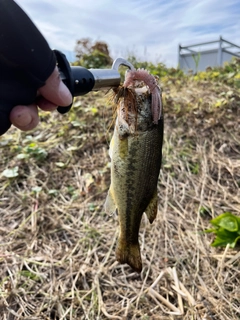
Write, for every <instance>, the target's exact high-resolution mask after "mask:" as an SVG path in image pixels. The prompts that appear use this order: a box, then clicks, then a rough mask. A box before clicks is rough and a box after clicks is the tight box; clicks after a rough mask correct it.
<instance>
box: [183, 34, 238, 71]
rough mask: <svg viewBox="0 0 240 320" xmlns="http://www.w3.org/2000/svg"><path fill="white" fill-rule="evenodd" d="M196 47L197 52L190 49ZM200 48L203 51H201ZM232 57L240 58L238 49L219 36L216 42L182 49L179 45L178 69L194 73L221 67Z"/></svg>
mask: <svg viewBox="0 0 240 320" xmlns="http://www.w3.org/2000/svg"><path fill="white" fill-rule="evenodd" d="M213 46H215V48H214V47H213ZM196 47H198V50H197V51H196V50H193V49H192V48H194V49H195V48H196ZM202 47H204V48H205V50H202ZM232 57H238V58H240V47H239V46H237V45H236V44H234V43H232V42H230V41H227V40H224V39H223V38H222V37H221V36H220V39H219V40H216V41H210V42H204V43H198V44H193V45H190V46H184V47H183V46H181V45H179V51H178V63H179V67H180V69H182V70H184V71H185V72H187V71H188V70H192V71H193V72H194V73H195V72H197V71H202V70H205V69H206V68H207V67H217V66H222V65H223V63H224V62H226V61H230V60H231V59H232Z"/></svg>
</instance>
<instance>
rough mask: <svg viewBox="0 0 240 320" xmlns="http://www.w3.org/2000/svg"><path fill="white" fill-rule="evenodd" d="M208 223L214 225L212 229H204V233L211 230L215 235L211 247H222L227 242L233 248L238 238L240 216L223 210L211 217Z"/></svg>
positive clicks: (239, 238) (239, 236)
mask: <svg viewBox="0 0 240 320" xmlns="http://www.w3.org/2000/svg"><path fill="white" fill-rule="evenodd" d="M210 223H211V224H212V225H213V226H214V228H212V229H207V230H205V232H206V233H211V232H213V233H214V234H215V235H216V238H215V240H214V242H213V243H212V246H213V247H224V246H226V245H227V244H229V246H230V247H231V248H234V247H235V246H236V244H237V242H238V240H240V217H237V216H235V215H233V214H232V213H231V212H225V213H223V214H221V215H220V216H218V217H216V218H214V219H212V220H211V221H210Z"/></svg>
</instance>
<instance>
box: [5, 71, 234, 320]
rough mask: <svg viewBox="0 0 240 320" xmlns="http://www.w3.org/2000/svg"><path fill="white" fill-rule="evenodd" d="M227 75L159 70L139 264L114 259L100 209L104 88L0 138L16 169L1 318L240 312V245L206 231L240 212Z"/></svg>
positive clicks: (105, 179) (113, 229) (10, 188)
mask: <svg viewBox="0 0 240 320" xmlns="http://www.w3.org/2000/svg"><path fill="white" fill-rule="evenodd" d="M222 74H223V73H222V72H220V73H219V74H218V75H216V74H215V75H214V74H213V72H210V73H209V74H201V75H198V76H196V77H195V78H193V77H182V76H181V77H176V76H168V75H166V76H165V77H163V78H162V79H161V80H162V86H163V90H164V93H163V100H164V112H165V139H164V141H165V143H164V150H163V153H164V161H163V166H162V171H161V174H160V178H159V188H158V191H159V212H158V217H157V220H156V221H155V222H154V223H153V225H149V223H148V221H147V219H146V218H145V217H143V220H142V226H141V231H140V242H141V251H142V259H143V272H142V274H141V275H138V274H136V273H134V272H132V270H131V269H130V268H129V267H128V266H126V265H124V266H123V265H119V264H118V263H117V262H116V261H115V254H114V248H115V244H116V239H117V235H118V229H117V227H118V222H117V218H116V217H115V216H107V215H106V214H105V213H104V211H103V203H104V199H105V197H106V192H107V188H108V186H109V183H110V168H109V157H108V151H107V150H108V143H109V140H110V136H111V130H112V129H111V130H109V127H110V125H111V122H112V107H111V104H109V103H107V99H106V97H105V96H104V95H103V94H100V93H95V94H94V93H92V94H89V95H88V96H86V97H83V98H81V99H79V100H77V102H76V104H75V107H74V108H73V110H72V111H71V113H70V114H69V115H65V116H61V115H58V114H57V113H56V114H55V113H54V114H51V115H50V114H47V115H45V114H42V121H41V125H40V126H39V127H38V128H37V129H36V130H35V131H33V132H31V133H22V132H20V131H17V130H15V129H14V128H12V129H11V131H10V132H9V134H6V135H4V136H3V137H1V139H0V146H1V162H0V164H1V165H0V172H3V171H4V170H5V169H6V168H16V167H18V175H17V176H16V177H13V178H6V177H4V176H3V175H2V176H1V177H0V212H1V221H0V244H1V247H0V279H1V280H0V319H29V320H30V319H31V320H34V319H58V320H60V319H90V320H91V319H163V320H164V319H224V320H225V319H229V320H230V319H231V320H233V319H239V317H240V311H239V308H240V303H239V296H240V289H239V288H240V272H239V267H240V255H239V251H238V249H235V250H232V249H229V248H227V249H226V250H225V249H219V248H217V249H216V248H212V247H211V246H210V244H211V242H212V239H213V238H212V235H210V234H205V233H203V230H204V229H206V228H208V227H209V221H210V220H211V218H212V217H215V216H216V215H218V214H221V213H223V212H224V211H231V212H232V213H234V214H238V215H239V212H240V191H239V185H240V144H239V141H240V108H239V107H240V93H239V89H238V88H237V86H236V82H234V81H235V80H234V81H229V79H230V80H231V79H233V76H231V77H230V76H228V75H225V78H224V79H225V80H226V81H225V83H223V79H222ZM234 76H235V79H236V80H237V79H238V78H237V76H236V73H235V75H234ZM220 80H221V81H220ZM69 120H70V121H69ZM15 170H16V169H15ZM152 284H154V286H152ZM159 295H160V296H161V297H160V296H159ZM162 297H163V298H165V299H166V300H167V301H168V303H166V301H164V300H163V299H162ZM181 310H182V315H180V316H177V315H174V314H170V313H171V312H175V313H179V311H181Z"/></svg>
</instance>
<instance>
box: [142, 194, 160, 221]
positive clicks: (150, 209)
mask: <svg viewBox="0 0 240 320" xmlns="http://www.w3.org/2000/svg"><path fill="white" fill-rule="evenodd" d="M157 210H158V199H157V188H156V190H155V192H154V194H153V197H152V199H151V200H150V202H149V204H148V206H147V209H146V210H145V213H146V215H147V217H148V220H149V222H150V223H153V221H154V220H155V218H156V216H157Z"/></svg>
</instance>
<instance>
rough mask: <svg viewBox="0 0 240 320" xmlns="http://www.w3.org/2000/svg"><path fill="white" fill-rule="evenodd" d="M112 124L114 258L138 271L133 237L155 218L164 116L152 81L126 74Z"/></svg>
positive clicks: (109, 208)
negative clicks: (144, 221) (115, 220)
mask: <svg viewBox="0 0 240 320" xmlns="http://www.w3.org/2000/svg"><path fill="white" fill-rule="evenodd" d="M115 101H116V102H117V104H118V106H117V119H116V123H115V128H114V134H113V137H112V140H111V143H110V151H109V154H110V157H111V185H110V188H109V191H108V195H107V199H106V202H105V211H106V212H107V213H109V214H112V213H114V212H117V214H118V219H119V224H120V234H119V239H118V244H117V248H116V258H117V260H118V261H119V262H120V263H127V264H128V265H130V266H131V267H132V268H133V269H134V270H135V271H137V272H139V273H140V272H141V270H142V261H141V254H140V246H139V242H138V233H139V228H140V223H141V219H142V215H143V213H144V212H145V213H146V215H147V217H148V219H149V221H150V223H152V222H153V221H154V219H155V218H156V215H157V204H158V201H157V182H158V176H159V172H160V167H161V161H162V142H163V115H162V110H161V109H162V104H161V92H160V88H159V86H158V83H157V80H156V79H155V77H153V76H152V75H150V74H149V73H148V72H147V71H145V70H137V71H128V72H127V75H126V79H125V82H124V84H123V87H120V88H118V90H117V91H116V95H115Z"/></svg>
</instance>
